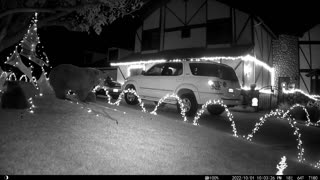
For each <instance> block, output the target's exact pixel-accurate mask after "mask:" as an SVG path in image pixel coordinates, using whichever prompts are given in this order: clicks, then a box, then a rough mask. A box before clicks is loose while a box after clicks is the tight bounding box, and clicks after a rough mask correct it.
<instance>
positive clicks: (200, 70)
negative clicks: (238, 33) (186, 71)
mask: <svg viewBox="0 0 320 180" xmlns="http://www.w3.org/2000/svg"><path fill="white" fill-rule="evenodd" d="M189 65H190V70H191V73H192V74H193V75H194V76H209V77H218V78H220V79H223V80H229V81H238V77H237V75H236V73H235V72H234V70H233V69H232V68H231V67H226V66H223V65H219V64H208V63H189Z"/></svg>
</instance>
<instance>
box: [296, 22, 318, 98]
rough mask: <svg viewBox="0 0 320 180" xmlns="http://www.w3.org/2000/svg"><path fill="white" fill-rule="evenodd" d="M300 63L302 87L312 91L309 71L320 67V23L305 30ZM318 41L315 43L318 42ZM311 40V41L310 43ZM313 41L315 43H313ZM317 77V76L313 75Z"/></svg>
mask: <svg viewBox="0 0 320 180" xmlns="http://www.w3.org/2000/svg"><path fill="white" fill-rule="evenodd" d="M302 41H304V42H305V43H299V65H300V84H299V86H300V89H301V90H303V91H304V92H308V93H311V92H310V91H311V78H310V77H307V76H306V74H307V71H309V70H312V69H317V68H318V69H320V61H319V59H320V43H319V41H320V24H319V25H317V26H315V27H314V28H312V29H310V30H309V31H307V32H305V33H304V35H303V36H302V37H301V38H299V42H302ZM317 41H318V43H314V42H317ZM308 42H309V43H308ZM311 42H313V43H311ZM313 79H315V77H313Z"/></svg>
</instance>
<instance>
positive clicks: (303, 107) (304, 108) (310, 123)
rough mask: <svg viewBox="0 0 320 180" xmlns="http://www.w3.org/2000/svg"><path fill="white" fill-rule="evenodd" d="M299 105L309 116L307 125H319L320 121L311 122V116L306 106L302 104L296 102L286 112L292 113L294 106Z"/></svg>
mask: <svg viewBox="0 0 320 180" xmlns="http://www.w3.org/2000/svg"><path fill="white" fill-rule="evenodd" d="M297 107H300V108H302V109H303V110H304V112H305V113H306V117H307V122H306V126H310V125H313V126H319V124H318V122H319V121H317V122H316V123H312V122H311V120H310V118H309V113H308V111H307V109H306V107H305V106H303V105H301V104H295V105H293V106H291V107H290V109H289V110H287V111H286V114H288V113H290V111H292V110H293V109H294V108H297ZM293 120H295V119H294V118H293Z"/></svg>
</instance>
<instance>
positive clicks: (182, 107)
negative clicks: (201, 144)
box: [150, 93, 188, 122]
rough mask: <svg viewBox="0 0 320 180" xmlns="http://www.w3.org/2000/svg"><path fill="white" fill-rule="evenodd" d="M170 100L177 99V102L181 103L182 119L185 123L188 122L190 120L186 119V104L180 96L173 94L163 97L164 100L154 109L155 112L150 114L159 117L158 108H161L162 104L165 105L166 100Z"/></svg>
mask: <svg viewBox="0 0 320 180" xmlns="http://www.w3.org/2000/svg"><path fill="white" fill-rule="evenodd" d="M168 98H175V99H176V100H177V102H178V103H179V107H180V110H181V116H182V118H183V121H185V122H187V121H188V119H187V117H186V112H185V111H186V110H185V108H184V104H183V102H182V100H181V98H180V97H179V96H178V95H176V94H174V93H172V94H167V95H165V96H164V97H162V98H161V99H160V100H159V101H158V103H157V105H156V107H155V108H154V110H153V111H152V112H150V114H153V115H157V113H156V111H157V109H158V107H159V106H160V105H161V104H162V103H164V101H165V100H166V99H168Z"/></svg>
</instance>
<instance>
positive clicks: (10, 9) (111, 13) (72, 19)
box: [0, 0, 143, 52]
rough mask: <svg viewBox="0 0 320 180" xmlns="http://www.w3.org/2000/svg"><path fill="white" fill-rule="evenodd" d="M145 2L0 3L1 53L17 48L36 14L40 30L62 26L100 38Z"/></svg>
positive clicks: (38, 0)
mask: <svg viewBox="0 0 320 180" xmlns="http://www.w3.org/2000/svg"><path fill="white" fill-rule="evenodd" d="M142 5H143V0H23V1H21V0H2V1H0V27H1V28H0V52H1V51H3V50H4V49H6V48H8V47H10V46H12V45H15V44H16V43H18V42H19V41H20V40H21V39H22V38H23V35H24V34H25V33H26V31H27V29H28V25H29V22H30V19H31V17H32V16H33V15H34V12H38V13H39V15H38V20H39V22H38V28H42V27H46V26H62V27H64V28H66V29H67V30H69V31H81V32H88V33H90V32H91V31H93V32H95V33H97V34H100V33H101V31H102V28H103V26H105V25H108V24H110V23H112V22H113V21H115V20H116V19H117V18H119V17H123V16H125V15H132V13H133V12H135V11H137V10H139V9H140V8H141V6H142Z"/></svg>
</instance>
